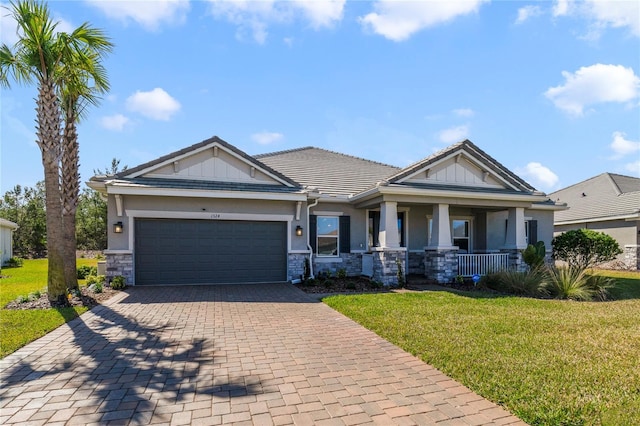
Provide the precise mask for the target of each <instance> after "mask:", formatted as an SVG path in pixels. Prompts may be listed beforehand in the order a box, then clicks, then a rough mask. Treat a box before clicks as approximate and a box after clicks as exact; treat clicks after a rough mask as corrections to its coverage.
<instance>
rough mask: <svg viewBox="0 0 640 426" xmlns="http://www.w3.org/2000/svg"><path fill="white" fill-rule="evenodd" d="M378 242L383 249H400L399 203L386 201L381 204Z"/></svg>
mask: <svg viewBox="0 0 640 426" xmlns="http://www.w3.org/2000/svg"><path fill="white" fill-rule="evenodd" d="M378 241H379V242H380V247H381V248H399V247H400V239H399V238H398V203H396V202H394V201H385V202H382V203H380V231H379V232H378Z"/></svg>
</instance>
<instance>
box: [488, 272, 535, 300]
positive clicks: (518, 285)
mask: <svg viewBox="0 0 640 426" xmlns="http://www.w3.org/2000/svg"><path fill="white" fill-rule="evenodd" d="M544 282H545V271H544V269H543V268H533V269H530V270H529V271H526V272H518V271H515V270H512V269H509V270H505V271H500V272H494V273H490V274H487V275H484V276H483V277H482V278H481V279H480V284H481V285H482V286H484V287H486V288H490V289H492V290H496V291H499V292H501V293H509V294H517V295H525V296H540V295H541V294H543V292H544V287H543V284H544Z"/></svg>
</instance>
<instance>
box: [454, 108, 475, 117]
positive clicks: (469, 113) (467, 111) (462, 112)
mask: <svg viewBox="0 0 640 426" xmlns="http://www.w3.org/2000/svg"><path fill="white" fill-rule="evenodd" d="M453 113H454V114H455V115H457V116H458V117H473V116H474V115H476V112H475V111H474V110H472V109H471V108H458V109H454V110H453Z"/></svg>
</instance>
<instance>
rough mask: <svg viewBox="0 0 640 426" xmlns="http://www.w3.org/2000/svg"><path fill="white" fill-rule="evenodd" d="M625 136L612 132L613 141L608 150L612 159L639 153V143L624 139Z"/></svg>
mask: <svg viewBox="0 0 640 426" xmlns="http://www.w3.org/2000/svg"><path fill="white" fill-rule="evenodd" d="M625 137H626V135H625V134H624V133H622V132H613V141H611V145H609V146H610V148H611V149H612V150H613V153H614V156H613V159H618V158H622V157H624V156H625V155H629V154H633V153H634V152H640V142H635V141H630V140H627V139H625Z"/></svg>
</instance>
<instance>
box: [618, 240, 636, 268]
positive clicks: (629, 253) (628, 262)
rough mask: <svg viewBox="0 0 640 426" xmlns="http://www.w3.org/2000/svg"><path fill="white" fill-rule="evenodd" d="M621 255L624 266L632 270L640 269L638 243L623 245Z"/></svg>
mask: <svg viewBox="0 0 640 426" xmlns="http://www.w3.org/2000/svg"><path fill="white" fill-rule="evenodd" d="M622 256H623V258H622V259H623V262H624V264H625V267H626V268H628V269H631V270H632V271H638V270H640V245H636V244H628V245H626V246H624V249H623V253H622Z"/></svg>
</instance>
